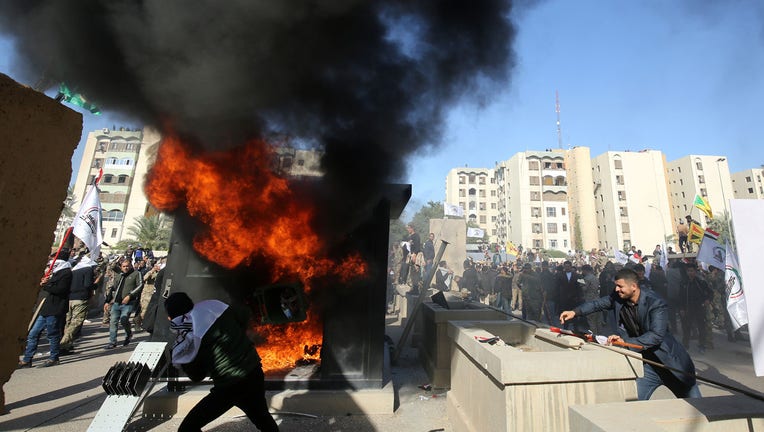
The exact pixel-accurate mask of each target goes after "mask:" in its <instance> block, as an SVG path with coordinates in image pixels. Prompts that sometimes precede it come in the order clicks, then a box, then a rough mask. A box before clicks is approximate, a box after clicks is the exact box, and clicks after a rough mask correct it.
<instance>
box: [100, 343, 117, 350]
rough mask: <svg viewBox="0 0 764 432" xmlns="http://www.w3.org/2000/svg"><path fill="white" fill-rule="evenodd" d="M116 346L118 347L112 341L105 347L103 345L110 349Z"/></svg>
mask: <svg viewBox="0 0 764 432" xmlns="http://www.w3.org/2000/svg"><path fill="white" fill-rule="evenodd" d="M116 347H117V344H115V343H110V344H108V345H106V346H105V347H103V349H106V350H110V349H114V348H116Z"/></svg>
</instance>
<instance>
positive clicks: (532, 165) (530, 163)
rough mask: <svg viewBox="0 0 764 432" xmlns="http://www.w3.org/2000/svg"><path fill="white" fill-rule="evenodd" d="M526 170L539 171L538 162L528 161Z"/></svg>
mask: <svg viewBox="0 0 764 432" xmlns="http://www.w3.org/2000/svg"><path fill="white" fill-rule="evenodd" d="M528 169H531V170H537V171H538V169H539V161H528Z"/></svg>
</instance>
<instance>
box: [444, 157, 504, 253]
mask: <svg viewBox="0 0 764 432" xmlns="http://www.w3.org/2000/svg"><path fill="white" fill-rule="evenodd" d="M496 197H497V192H496V180H495V179H494V170H492V169H489V168H469V167H463V168H453V169H451V170H450V171H449V172H448V174H447V175H446V202H447V203H449V204H455V205H458V206H460V207H461V208H462V209H463V210H464V217H465V219H466V220H467V221H472V222H475V223H476V224H477V225H478V226H479V227H480V228H482V229H484V230H485V231H486V233H487V234H488V237H489V241H490V242H494V241H496V235H497V229H496V222H497V219H498V214H499V212H498V210H497V200H496Z"/></svg>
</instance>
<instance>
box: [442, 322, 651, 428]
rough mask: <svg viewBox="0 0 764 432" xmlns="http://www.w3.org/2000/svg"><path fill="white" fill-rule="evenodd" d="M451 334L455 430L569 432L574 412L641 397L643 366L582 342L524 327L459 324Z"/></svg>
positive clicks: (451, 404)
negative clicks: (492, 340)
mask: <svg viewBox="0 0 764 432" xmlns="http://www.w3.org/2000/svg"><path fill="white" fill-rule="evenodd" d="M448 335H449V337H450V338H451V339H452V340H453V343H454V349H453V350H452V357H451V390H450V391H449V392H448V396H447V398H448V400H447V407H448V408H447V409H448V417H449V420H450V421H451V423H452V424H453V426H454V430H455V431H480V432H486V431H547V430H548V431H567V430H571V429H570V427H569V420H568V416H569V413H568V407H569V406H570V405H589V404H600V403H608V402H624V401H631V400H636V398H637V388H636V379H637V377H639V376H641V375H642V365H641V363H640V362H639V361H638V360H635V359H630V358H628V357H626V356H624V355H621V354H619V353H617V352H613V351H609V350H604V349H600V348H597V347H595V346H590V345H586V344H584V343H583V341H581V340H580V339H576V338H573V337H570V336H559V335H555V334H553V333H550V332H549V331H548V330H542V329H535V328H534V327H533V326H531V325H529V324H526V323H523V322H519V321H452V322H451V323H450V324H449V329H448ZM493 336H498V337H500V338H501V340H502V342H499V343H497V344H494V345H490V344H488V343H481V342H480V341H479V340H478V339H479V338H490V337H493Z"/></svg>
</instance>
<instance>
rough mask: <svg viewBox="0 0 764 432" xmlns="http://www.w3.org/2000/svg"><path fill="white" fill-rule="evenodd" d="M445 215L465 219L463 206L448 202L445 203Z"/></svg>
mask: <svg viewBox="0 0 764 432" xmlns="http://www.w3.org/2000/svg"><path fill="white" fill-rule="evenodd" d="M443 215H444V216H457V217H464V209H463V208H462V206H458V205H454V204H449V203H447V202H445V201H444V202H443Z"/></svg>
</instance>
